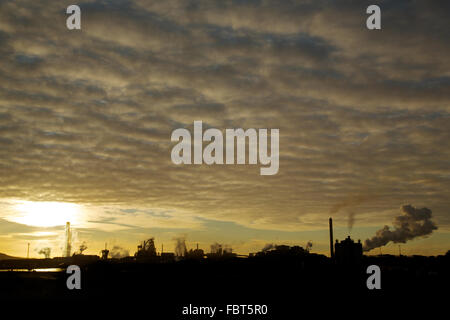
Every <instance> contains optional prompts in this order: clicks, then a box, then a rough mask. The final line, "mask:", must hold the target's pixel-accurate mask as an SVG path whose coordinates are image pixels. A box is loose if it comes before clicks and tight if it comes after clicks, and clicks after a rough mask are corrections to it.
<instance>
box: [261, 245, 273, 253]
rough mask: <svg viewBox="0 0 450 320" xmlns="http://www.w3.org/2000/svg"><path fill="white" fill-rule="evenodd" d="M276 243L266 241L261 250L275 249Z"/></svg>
mask: <svg viewBox="0 0 450 320" xmlns="http://www.w3.org/2000/svg"><path fill="white" fill-rule="evenodd" d="M275 248H276V245H274V244H273V243H268V244H266V245H265V246H264V248H262V252H266V251H269V250H272V249H275Z"/></svg>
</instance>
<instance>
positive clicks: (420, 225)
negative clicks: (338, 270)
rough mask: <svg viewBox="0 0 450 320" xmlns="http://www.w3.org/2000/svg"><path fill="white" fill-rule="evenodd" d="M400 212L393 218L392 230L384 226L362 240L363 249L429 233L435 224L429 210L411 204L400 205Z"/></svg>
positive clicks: (403, 241)
mask: <svg viewBox="0 0 450 320" xmlns="http://www.w3.org/2000/svg"><path fill="white" fill-rule="evenodd" d="M401 211H402V214H401V215H400V216H397V217H395V218H394V221H393V223H392V224H393V225H394V230H391V229H390V228H389V226H384V227H383V228H382V229H380V230H378V231H377V232H376V233H375V236H373V237H372V238H371V239H367V240H366V241H365V242H364V246H363V249H364V251H370V250H372V249H374V248H378V247H382V246H384V245H386V244H388V243H389V242H391V241H392V242H394V243H405V242H406V241H408V240H411V239H414V238H416V237H420V236H426V235H428V234H431V233H432V232H433V230H436V229H437V226H436V225H435V224H434V222H433V221H431V210H430V209H428V208H422V209H417V208H415V207H413V206H411V205H405V206H402V207H401Z"/></svg>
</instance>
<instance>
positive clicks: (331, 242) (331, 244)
mask: <svg viewBox="0 0 450 320" xmlns="http://www.w3.org/2000/svg"><path fill="white" fill-rule="evenodd" d="M329 223H330V256H331V258H333V257H334V250H333V219H331V218H330V220H329Z"/></svg>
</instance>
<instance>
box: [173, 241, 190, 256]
mask: <svg viewBox="0 0 450 320" xmlns="http://www.w3.org/2000/svg"><path fill="white" fill-rule="evenodd" d="M174 240H175V255H176V256H178V257H182V256H185V255H186V252H187V249H186V238H184V237H179V238H174Z"/></svg>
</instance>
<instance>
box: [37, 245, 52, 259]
mask: <svg viewBox="0 0 450 320" xmlns="http://www.w3.org/2000/svg"><path fill="white" fill-rule="evenodd" d="M51 252H52V249H51V248H49V247H47V248H42V249H41V250H39V252H38V253H39V254H43V255H44V256H45V259H49V258H50V253H51Z"/></svg>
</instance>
